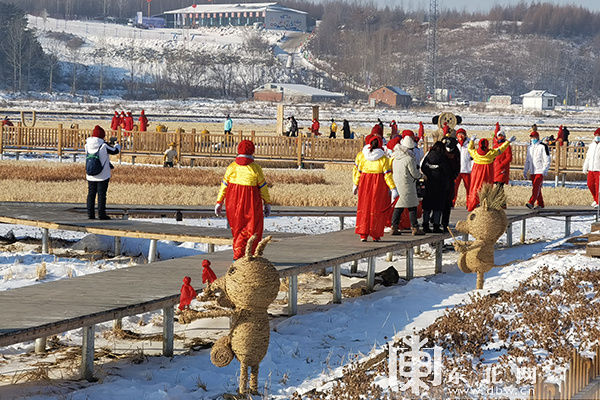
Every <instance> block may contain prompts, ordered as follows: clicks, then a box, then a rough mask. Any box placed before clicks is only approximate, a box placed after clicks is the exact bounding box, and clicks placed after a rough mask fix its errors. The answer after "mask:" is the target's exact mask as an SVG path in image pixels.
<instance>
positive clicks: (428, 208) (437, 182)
mask: <svg viewBox="0 0 600 400" xmlns="http://www.w3.org/2000/svg"><path fill="white" fill-rule="evenodd" d="M450 170H451V167H450V162H449V161H448V156H447V155H446V149H445V147H444V144H443V143H442V142H439V141H438V142H435V144H434V145H433V147H431V150H429V153H427V155H426V156H425V158H424V159H423V163H422V164H421V171H422V172H423V174H424V175H425V178H426V179H425V195H424V196H423V232H425V233H431V232H433V233H443V231H442V229H441V228H440V222H441V218H442V211H443V210H444V208H445V207H446V204H447V202H448V198H449V197H450V191H451V190H450V188H451V187H452V188H453V186H452V185H450V182H452V179H451V176H452V174H451V172H450ZM432 213H433V218H431V221H432V222H433V230H431V228H430V227H429V220H430V217H431V216H432Z"/></svg>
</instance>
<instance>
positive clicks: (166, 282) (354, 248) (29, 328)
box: [0, 203, 596, 378]
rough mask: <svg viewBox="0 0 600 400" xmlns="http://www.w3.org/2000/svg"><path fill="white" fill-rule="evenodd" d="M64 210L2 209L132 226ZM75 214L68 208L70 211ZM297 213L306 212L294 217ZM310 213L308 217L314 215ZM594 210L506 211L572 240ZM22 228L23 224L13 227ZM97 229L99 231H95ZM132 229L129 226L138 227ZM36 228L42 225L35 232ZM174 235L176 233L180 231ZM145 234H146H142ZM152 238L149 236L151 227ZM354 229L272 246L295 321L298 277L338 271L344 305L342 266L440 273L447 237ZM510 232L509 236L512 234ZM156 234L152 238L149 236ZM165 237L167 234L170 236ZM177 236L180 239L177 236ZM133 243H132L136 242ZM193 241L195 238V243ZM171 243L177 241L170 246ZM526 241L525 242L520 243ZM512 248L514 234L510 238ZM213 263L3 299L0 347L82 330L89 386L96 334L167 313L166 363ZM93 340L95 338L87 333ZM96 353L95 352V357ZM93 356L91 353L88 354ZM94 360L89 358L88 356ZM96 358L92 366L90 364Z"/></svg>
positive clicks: (85, 280)
mask: <svg viewBox="0 0 600 400" xmlns="http://www.w3.org/2000/svg"><path fill="white" fill-rule="evenodd" d="M65 207H66V206H65V205H56V204H54V205H47V204H44V205H35V206H33V205H31V204H23V205H17V204H7V203H4V204H0V221H2V222H4V221H5V220H4V219H3V218H9V217H7V215H10V216H11V217H10V218H12V220H11V221H28V220H29V221H34V220H35V221H37V223H41V222H40V221H42V220H43V221H42V222H44V223H47V224H50V223H55V224H56V226H57V228H55V229H62V228H61V227H63V226H67V227H73V226H75V227H80V228H81V229H82V230H83V229H86V230H85V231H88V232H89V231H90V230H89V229H95V228H94V227H96V228H98V229H100V228H101V229H103V230H104V231H103V232H104V233H102V234H108V233H107V232H122V231H120V229H123V228H124V227H125V226H128V225H123V224H126V223H127V222H128V221H122V220H111V221H87V220H82V217H79V218H74V217H73V219H64V220H63V219H62V218H61V216H62V215H61V214H58V215H56V214H54V219H55V221H53V220H52V214H53V212H52V211H51V210H54V212H56V211H60V210H62V211H63V212H64V211H65ZM70 207H71V206H70ZM296 211H297V212H300V211H301V209H297V210H296ZM309 212H310V211H309ZM595 212H596V211H595V210H593V209H573V208H567V207H565V208H556V209H544V210H529V209H526V208H520V209H508V210H507V216H508V220H509V224H511V225H510V226H511V227H512V224H513V223H515V222H517V221H523V227H524V226H525V223H524V221H525V220H526V219H528V218H531V217H535V216H564V217H565V233H566V234H569V233H570V219H571V217H572V216H575V215H594V214H595ZM465 217H466V211H465V210H456V211H455V212H453V215H452V221H453V224H454V223H455V222H456V221H457V220H460V219H464V218H465ZM129 222H130V223H135V224H142V225H139V226H143V227H146V225H154V227H153V229H154V230H153V231H152V232H156V235H157V236H156V237H158V235H159V234H160V232H170V230H171V229H172V228H173V227H175V228H176V229H177V230H179V231H180V239H177V240H181V238H184V237H187V236H181V235H182V233H181V230H182V226H180V225H169V224H152V223H140V222H138V221H129ZM10 223H24V222H10ZM96 223H99V224H98V225H96ZM135 224H132V226H135ZM36 226H38V225H36ZM175 228H173V229H175ZM185 228H186V230H187V228H194V229H197V230H198V231H194V232H197V235H198V237H206V234H204V236H202V234H201V231H202V230H204V229H207V228H199V227H185ZM144 229H145V228H144ZM148 231H150V228H149V227H148ZM353 231H354V230H353V229H343V230H340V231H337V232H331V233H325V234H320V235H310V236H299V237H288V238H281V240H278V241H276V242H275V243H272V244H270V245H269V246H267V248H266V251H265V256H266V257H267V258H268V259H269V260H270V261H271V262H272V263H273V264H274V265H275V267H276V268H277V270H278V271H279V273H280V276H281V277H288V278H289V279H288V280H289V304H288V307H289V308H288V310H289V313H290V314H294V313H295V312H296V309H297V282H298V281H297V275H298V274H300V273H304V272H309V271H315V270H320V269H322V268H326V267H333V274H332V275H333V289H334V290H333V300H334V302H340V301H341V298H342V295H341V275H340V264H342V263H344V262H350V261H357V260H360V259H365V258H366V259H368V272H367V286H368V287H372V286H373V280H374V273H375V257H376V256H381V255H384V254H386V253H389V252H405V254H406V256H407V257H406V274H405V275H406V276H407V277H408V278H411V277H412V251H413V248H414V247H415V246H418V245H421V244H426V243H429V244H432V245H433V246H434V248H435V249H436V252H435V253H436V255H435V265H436V268H435V271H436V273H437V272H441V261H442V245H443V241H444V239H447V238H449V235H448V234H429V235H425V236H417V237H414V236H411V235H400V236H391V235H386V236H384V238H383V240H382V241H381V242H372V241H370V242H360V240H359V239H358V237H357V235H355V234H354V232H353ZM509 232H512V229H511V230H509ZM152 234H154V233H152ZM165 234H167V233H165ZM173 234H175V233H173ZM134 237H135V236H134ZM190 237H191V236H190ZM170 240H173V239H170ZM522 240H524V237H522ZM508 242H509V243H508V244H509V245H511V244H512V234H511V235H510V237H509V238H508ZM204 258H208V259H210V261H211V263H212V268H213V270H214V271H215V273H216V274H217V276H221V275H223V274H224V273H225V272H226V271H227V268H228V267H229V265H230V264H231V261H232V252H231V250H228V251H220V252H215V253H211V254H207V255H199V256H192V257H185V258H179V259H173V260H168V261H162V262H155V263H150V264H145V265H137V266H131V267H128V268H123V269H118V270H113V271H107V272H102V273H97V274H90V275H85V276H82V277H76V278H72V279H64V280H59V281H54V282H48V283H41V284H37V285H32V286H28V287H23V288H18V289H12V290H7V291H3V292H0V304H2V307H1V308H0V346H6V345H10V344H14V343H19V342H23V341H27V340H32V339H36V338H40V337H45V336H48V335H52V334H57V333H60V332H64V331H67V330H71V329H76V328H84V337H85V338H87V339H86V340H84V346H83V347H84V349H83V360H82V365H83V376H84V377H86V378H90V377H91V376H92V374H93V326H94V325H95V324H97V323H101V322H106V321H110V320H113V319H118V318H122V317H125V316H130V315H135V314H139V313H143V312H147V311H153V310H158V309H162V310H163V314H164V316H165V324H164V326H163V330H164V342H163V350H164V353H165V354H166V355H172V353H173V342H172V340H173V306H174V305H175V304H177V302H178V299H179V289H180V287H181V282H182V278H183V277H184V276H186V275H187V276H190V277H191V278H192V285H193V286H195V287H196V288H197V289H200V288H201V286H202V285H201V281H202V267H201V262H202V259H204ZM90 332H91V333H90ZM90 349H91V350H90ZM90 351H91V353H90ZM90 354H91V355H90ZM90 357H91V361H90Z"/></svg>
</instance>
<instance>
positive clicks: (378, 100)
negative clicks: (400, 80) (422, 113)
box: [369, 86, 412, 107]
mask: <svg viewBox="0 0 600 400" xmlns="http://www.w3.org/2000/svg"><path fill="white" fill-rule="evenodd" d="M410 103H412V97H411V96H410V94H408V93H407V92H405V91H404V90H402V89H400V88H399V87H397V86H382V87H380V88H379V89H377V90H375V91H373V92H371V94H370V95H369V105H371V106H372V107H375V106H377V105H378V104H385V105H388V106H390V107H408V106H410Z"/></svg>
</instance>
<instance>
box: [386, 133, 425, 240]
mask: <svg viewBox="0 0 600 400" xmlns="http://www.w3.org/2000/svg"><path fill="white" fill-rule="evenodd" d="M416 145H417V144H416V143H415V141H414V140H413V138H412V137H411V136H409V135H406V136H405V137H404V139H400V136H398V135H397V136H396V137H395V138H394V139H392V140H390V141H389V142H388V148H390V147H391V149H392V175H393V177H394V183H395V184H396V189H397V190H398V193H399V197H398V201H397V202H396V205H395V206H394V213H393V215H392V235H400V220H401V218H402V213H403V212H404V209H405V208H406V209H408V216H409V219H410V226H411V232H412V234H413V236H414V235H423V234H424V232H423V231H422V230H420V229H419V222H418V221H417V207H418V205H419V199H418V197H417V187H416V182H417V180H418V179H420V178H421V177H422V174H421V172H420V171H419V166H418V165H417V161H416V159H415V157H414V154H413V153H412V151H411V149H413V148H414V147H415V146H416Z"/></svg>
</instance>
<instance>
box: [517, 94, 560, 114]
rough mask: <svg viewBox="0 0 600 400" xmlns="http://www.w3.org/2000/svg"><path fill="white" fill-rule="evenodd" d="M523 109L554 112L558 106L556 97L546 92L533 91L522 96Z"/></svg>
mask: <svg viewBox="0 0 600 400" xmlns="http://www.w3.org/2000/svg"><path fill="white" fill-rule="evenodd" d="M521 97H522V98H523V109H525V110H537V111H542V110H554V107H555V106H556V97H557V96H556V95H555V94H552V93H549V92H547V91H546V90H532V91H531V92H529V93H525V94H522V95H521Z"/></svg>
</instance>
